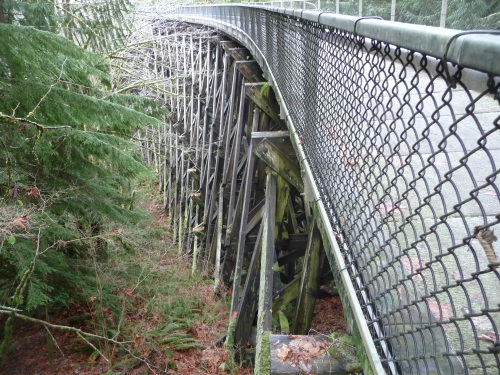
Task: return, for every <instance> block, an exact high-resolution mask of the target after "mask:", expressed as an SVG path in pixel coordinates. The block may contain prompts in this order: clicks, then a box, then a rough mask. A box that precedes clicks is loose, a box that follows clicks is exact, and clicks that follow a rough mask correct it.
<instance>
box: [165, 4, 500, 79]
mask: <svg viewBox="0 0 500 375" xmlns="http://www.w3.org/2000/svg"><path fill="white" fill-rule="evenodd" d="M248 7H250V8H259V9H263V10H266V11H269V12H274V13H278V14H285V15H288V16H290V17H294V18H297V19H298V20H304V21H310V22H315V23H318V24H320V25H323V26H324V27H326V28H335V29H340V30H344V31H347V32H350V33H355V34H357V35H359V36H361V37H365V38H370V39H376V40H379V41H381V42H387V43H390V44H393V45H396V46H399V47H402V48H406V49H408V50H413V51H416V52H420V53H422V54H425V55H429V56H433V57H437V58H443V59H445V60H446V61H448V62H452V63H456V64H458V65H461V66H463V67H466V68H471V69H475V70H479V71H482V72H485V73H490V74H493V75H500V63H499V61H500V31H499V30H471V31H460V30H453V29H445V28H440V27H433V26H423V25H414V24H408V23H402V22H393V21H385V20H382V19H376V18H373V17H353V16H344V15H339V14H335V13H334V12H330V11H321V10H308V9H286V8H272V7H267V6H253V5H242V4H229V5H227V4H225V5H198V6H182V7H177V8H175V9H174V12H175V13H177V14H186V15H187V14H188V15H198V16H200V17H216V18H217V19H219V20H220V21H224V22H228V23H232V24H233V25H234V26H238V24H234V23H235V22H236V23H237V22H241V20H239V19H238V18H233V19H231V20H229V19H225V16H227V15H229V11H231V12H232V13H233V16H232V17H234V15H237V13H239V12H238V9H239V8H248Z"/></svg>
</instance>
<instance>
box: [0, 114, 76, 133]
mask: <svg viewBox="0 0 500 375" xmlns="http://www.w3.org/2000/svg"><path fill="white" fill-rule="evenodd" d="M31 113H32V112H31ZM0 120H6V121H7V122H9V123H10V124H12V125H18V126H23V125H24V126H26V125H33V126H34V127H35V128H37V129H39V130H42V131H43V130H60V129H73V128H72V127H71V126H70V125H57V126H54V125H42V124H39V123H38V122H35V121H33V120H29V119H27V118H26V117H14V116H9V115H5V114H3V113H1V112H0Z"/></svg>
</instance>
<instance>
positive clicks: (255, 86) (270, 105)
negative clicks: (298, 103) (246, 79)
mask: <svg viewBox="0 0 500 375" xmlns="http://www.w3.org/2000/svg"><path fill="white" fill-rule="evenodd" d="M264 84H268V83H267V82H261V83H245V88H246V94H247V96H248V97H249V98H250V99H251V100H252V101H253V102H254V103H255V104H256V105H257V106H258V107H259V108H260V109H262V111H263V112H264V113H265V114H266V115H268V116H269V117H270V118H271V119H272V120H273V121H274V122H275V123H277V124H280V123H282V122H283V120H281V118H280V107H279V105H278V103H277V102H276V98H275V96H274V93H273V91H271V90H269V93H268V94H267V95H264V94H263V93H262V92H261V88H262V86H263V85H264Z"/></svg>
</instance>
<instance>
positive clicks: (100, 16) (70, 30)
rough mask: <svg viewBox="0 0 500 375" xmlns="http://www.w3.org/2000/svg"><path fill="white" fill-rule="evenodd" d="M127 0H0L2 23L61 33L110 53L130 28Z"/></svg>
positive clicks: (97, 49)
mask: <svg viewBox="0 0 500 375" xmlns="http://www.w3.org/2000/svg"><path fill="white" fill-rule="evenodd" d="M131 10H132V4H131V2H130V0H106V1H95V0H76V1H75V0H71V1H70V0H62V1H51V0H48V1H47V0H28V1H22V0H1V1H0V13H1V15H2V17H1V18H2V19H3V20H2V22H6V23H11V24H16V25H22V26H32V27H35V28H37V29H40V30H45V31H49V32H52V33H56V34H60V35H63V36H64V37H66V38H67V39H69V40H71V41H73V42H74V43H76V44H78V45H79V46H81V47H83V48H85V49H88V50H91V51H94V52H99V53H109V52H111V51H113V50H114V49H116V48H118V47H120V46H122V45H123V43H124V42H125V39H126V36H127V34H128V33H129V31H130V24H131V20H132V19H131V17H130V16H129V14H130V11H131Z"/></svg>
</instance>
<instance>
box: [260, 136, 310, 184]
mask: <svg viewBox="0 0 500 375" xmlns="http://www.w3.org/2000/svg"><path fill="white" fill-rule="evenodd" d="M254 154H255V155H257V157H259V158H260V159H261V160H262V161H264V162H265V163H266V164H267V165H268V166H269V167H271V168H272V169H273V170H274V171H276V173H278V174H279V175H280V176H282V177H283V178H284V179H285V180H287V181H288V182H289V183H290V184H291V185H293V186H295V188H296V189H297V190H298V191H300V192H303V191H304V182H303V181H302V176H301V173H300V168H299V166H298V165H297V164H295V163H294V162H292V160H290V158H289V157H288V156H286V155H285V154H283V153H282V152H281V151H280V150H279V149H278V148H277V147H276V146H274V145H273V144H272V143H271V142H269V141H268V140H267V139H264V140H263V141H262V142H260V143H259V144H258V145H257V147H255V150H254Z"/></svg>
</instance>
